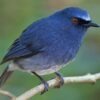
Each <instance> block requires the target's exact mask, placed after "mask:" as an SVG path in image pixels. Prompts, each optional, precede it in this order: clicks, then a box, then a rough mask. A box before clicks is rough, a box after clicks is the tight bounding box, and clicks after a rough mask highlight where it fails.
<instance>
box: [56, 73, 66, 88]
mask: <svg viewBox="0 0 100 100" xmlns="http://www.w3.org/2000/svg"><path fill="white" fill-rule="evenodd" d="M55 74H56V76H57V78H56V79H57V84H56V85H55V88H60V87H61V86H63V84H64V79H63V77H62V75H61V74H60V73H58V72H56V73H55Z"/></svg>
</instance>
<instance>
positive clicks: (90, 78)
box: [16, 73, 100, 100]
mask: <svg viewBox="0 0 100 100" xmlns="http://www.w3.org/2000/svg"><path fill="white" fill-rule="evenodd" d="M96 80H100V73H97V74H93V75H91V74H87V75H84V76H74V77H64V84H69V83H95V82H96ZM48 84H49V87H51V88H53V87H54V86H55V85H56V84H57V79H52V80H50V81H48ZM43 89H44V86H43V85H42V84H41V85H38V86H36V87H35V88H32V89H30V90H28V91H27V92H25V93H23V94H21V95H20V96H18V97H17V98H16V100H28V99H29V98H31V97H32V96H35V95H36V94H38V93H40V92H42V91H43Z"/></svg>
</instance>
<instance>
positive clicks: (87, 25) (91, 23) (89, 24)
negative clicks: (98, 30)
mask: <svg viewBox="0 0 100 100" xmlns="http://www.w3.org/2000/svg"><path fill="white" fill-rule="evenodd" d="M85 26H86V27H100V25H98V24H96V23H93V22H89V23H88V24H85Z"/></svg>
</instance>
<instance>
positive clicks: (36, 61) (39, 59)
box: [10, 54, 62, 75]
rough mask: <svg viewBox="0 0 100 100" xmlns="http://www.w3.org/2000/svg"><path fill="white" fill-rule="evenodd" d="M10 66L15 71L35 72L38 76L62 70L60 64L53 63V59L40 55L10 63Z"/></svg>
mask: <svg viewBox="0 0 100 100" xmlns="http://www.w3.org/2000/svg"><path fill="white" fill-rule="evenodd" d="M10 66H15V67H16V68H15V69H17V68H18V69H21V70H23V71H27V72H32V71H33V72H36V73H37V74H39V75H46V74H50V73H54V72H56V71H58V70H60V69H61V68H62V66H61V65H60V64H58V63H57V62H55V61H54V59H53V58H51V57H49V56H47V55H46V56H45V55H42V54H38V55H34V56H32V57H30V58H25V59H20V60H18V61H15V62H14V63H11V65H10Z"/></svg>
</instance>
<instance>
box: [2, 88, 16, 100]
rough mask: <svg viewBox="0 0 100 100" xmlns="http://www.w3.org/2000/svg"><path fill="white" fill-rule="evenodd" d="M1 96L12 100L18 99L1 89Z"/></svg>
mask: <svg viewBox="0 0 100 100" xmlns="http://www.w3.org/2000/svg"><path fill="white" fill-rule="evenodd" d="M0 94H2V95H4V96H8V97H9V98H10V100H16V97H15V96H14V95H13V94H12V93H10V92H8V91H4V90H1V89H0Z"/></svg>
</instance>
